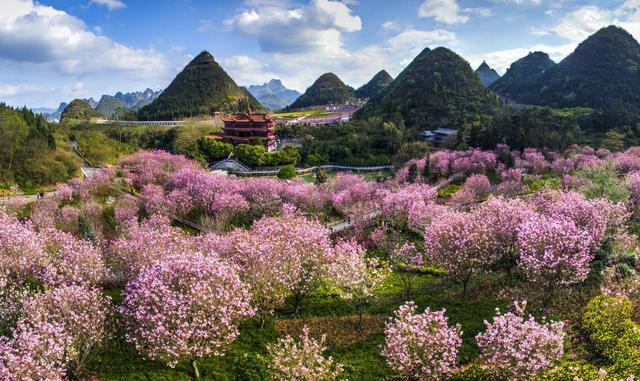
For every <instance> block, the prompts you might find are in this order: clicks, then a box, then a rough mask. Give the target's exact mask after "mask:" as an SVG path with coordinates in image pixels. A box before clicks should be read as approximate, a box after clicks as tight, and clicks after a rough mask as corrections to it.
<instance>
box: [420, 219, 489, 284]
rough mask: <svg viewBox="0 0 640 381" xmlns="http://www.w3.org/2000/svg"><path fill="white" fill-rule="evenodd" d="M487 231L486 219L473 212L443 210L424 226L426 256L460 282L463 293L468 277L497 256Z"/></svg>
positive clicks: (483, 267) (483, 268)
mask: <svg viewBox="0 0 640 381" xmlns="http://www.w3.org/2000/svg"><path fill="white" fill-rule="evenodd" d="M490 233H491V232H490V229H489V226H488V225H487V222H486V221H484V220H482V219H481V218H478V216H477V215H475V214H473V213H464V212H455V211H448V212H446V213H442V214H440V215H439V216H438V218H437V219H434V220H433V221H432V223H431V225H430V226H427V228H426V229H425V234H424V240H425V248H426V250H427V252H426V255H427V258H428V259H429V260H431V261H432V262H433V263H435V264H436V265H438V266H440V267H442V268H444V269H445V270H447V272H448V273H449V276H451V277H452V278H453V279H455V280H457V281H459V282H460V283H461V284H462V286H463V293H464V294H465V295H466V293H467V285H468V283H469V280H470V279H471V277H472V276H473V275H474V274H476V273H478V272H480V271H483V270H486V269H487V267H488V266H489V265H491V264H493V263H495V261H496V259H497V256H496V253H495V251H494V250H492V244H491V242H490V238H491V235H490Z"/></svg>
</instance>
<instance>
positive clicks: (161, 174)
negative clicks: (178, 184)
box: [119, 151, 200, 189]
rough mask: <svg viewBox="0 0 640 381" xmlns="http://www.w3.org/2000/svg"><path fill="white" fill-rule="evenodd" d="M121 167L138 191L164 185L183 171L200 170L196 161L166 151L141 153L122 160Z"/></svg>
mask: <svg viewBox="0 0 640 381" xmlns="http://www.w3.org/2000/svg"><path fill="white" fill-rule="evenodd" d="M119 166H120V167H123V168H126V176H127V178H128V179H130V180H131V182H132V184H133V185H134V186H135V187H136V188H138V189H142V187H143V186H145V185H147V184H157V185H162V184H164V183H165V182H167V181H168V180H169V179H170V178H171V176H172V175H173V174H174V173H176V172H178V171H180V170H182V169H185V168H191V169H199V168H200V165H199V164H198V163H196V162H195V161H191V160H189V159H187V158H186V157H184V156H180V155H172V154H170V153H168V152H165V151H140V152H139V153H137V154H135V155H131V156H127V157H125V158H123V159H122V160H120V162H119Z"/></svg>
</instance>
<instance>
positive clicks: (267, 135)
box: [222, 110, 276, 152]
mask: <svg viewBox="0 0 640 381" xmlns="http://www.w3.org/2000/svg"><path fill="white" fill-rule="evenodd" d="M222 121H223V122H224V136H223V138H224V140H228V141H230V142H232V143H233V144H243V143H244V144H247V143H249V142H251V140H253V139H256V138H260V139H262V141H263V142H264V145H265V148H266V149H267V151H268V152H271V151H275V149H276V125H275V122H274V120H273V119H272V118H271V116H270V115H269V114H266V113H253V112H252V111H251V110H247V111H246V112H244V113H238V114H229V115H226V116H225V117H223V118H222Z"/></svg>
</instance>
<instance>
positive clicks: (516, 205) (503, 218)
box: [473, 197, 536, 274]
mask: <svg viewBox="0 0 640 381" xmlns="http://www.w3.org/2000/svg"><path fill="white" fill-rule="evenodd" d="M473 213H474V215H475V217H476V219H477V220H479V221H483V223H484V224H485V225H486V226H487V229H488V231H487V233H488V242H489V249H490V251H491V253H492V255H491V256H492V257H494V258H495V259H496V261H497V264H498V265H499V267H500V268H503V269H506V270H507V272H508V273H509V274H511V273H512V270H513V269H514V268H515V267H516V266H517V264H518V258H519V246H518V226H520V224H522V223H523V222H524V221H527V220H529V219H530V218H533V217H535V214H536V213H535V212H534V211H533V210H532V208H531V206H530V205H528V204H527V203H526V202H524V201H522V200H519V199H508V198H504V197H495V198H491V199H490V200H489V201H487V202H485V203H483V204H482V205H480V206H479V207H478V208H477V209H475V210H474V211H473Z"/></svg>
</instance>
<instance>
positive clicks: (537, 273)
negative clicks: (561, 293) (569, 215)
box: [518, 215, 593, 305]
mask: <svg viewBox="0 0 640 381" xmlns="http://www.w3.org/2000/svg"><path fill="white" fill-rule="evenodd" d="M591 239H592V238H591V236H590V235H589V233H587V232H585V231H583V230H580V229H579V228H578V227H577V226H576V225H575V223H573V222H572V221H569V220H565V219H554V218H551V217H546V216H542V215H538V216H535V217H533V218H531V219H529V220H527V221H524V222H523V223H522V224H520V226H519V227H518V246H519V248H520V261H519V267H520V268H522V269H523V270H524V271H525V272H526V273H527V274H528V275H529V277H530V278H531V280H532V281H533V282H534V283H536V284H538V285H539V287H540V288H541V289H542V290H543V292H544V297H543V304H544V305H546V304H547V303H548V302H549V301H550V300H551V298H552V297H553V295H554V293H555V291H556V290H557V287H559V286H563V285H569V284H573V283H578V282H581V281H583V280H584V279H585V278H586V277H587V275H588V274H589V271H590V267H589V264H590V262H591V260H592V259H593V255H592V253H591V250H590V248H591V246H592V243H591Z"/></svg>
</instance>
